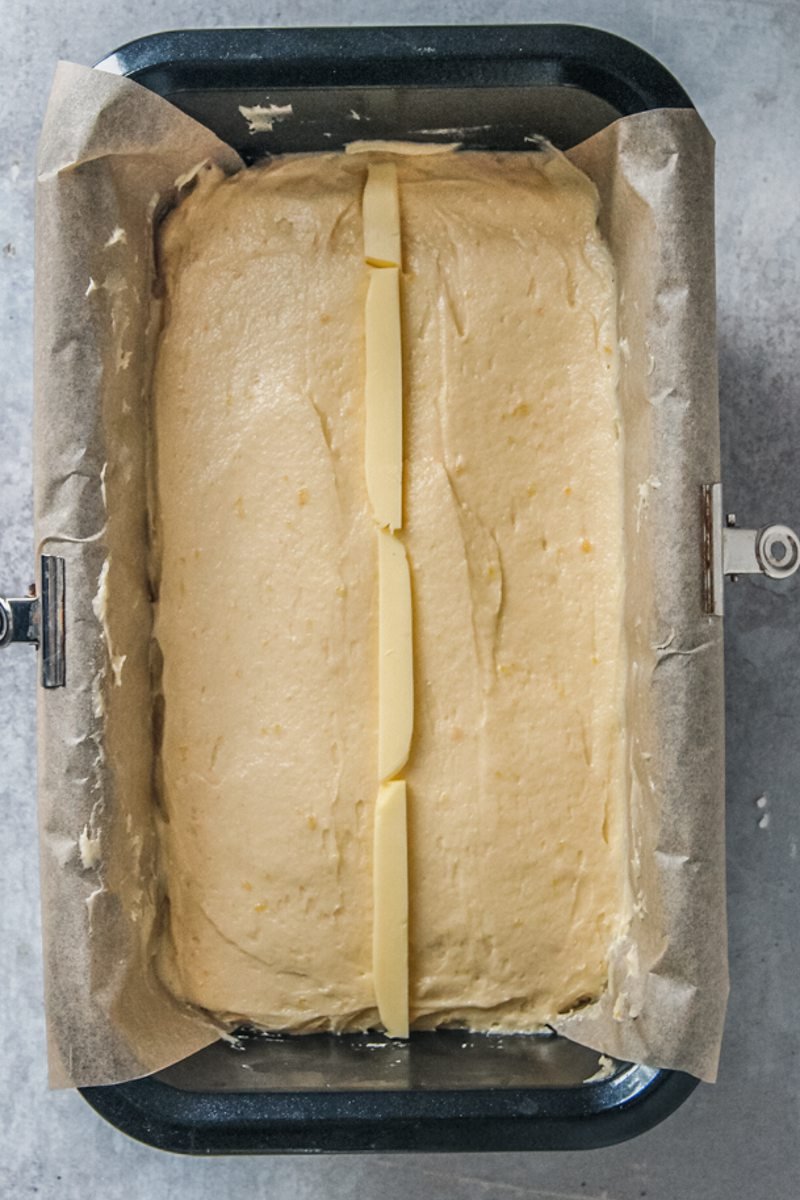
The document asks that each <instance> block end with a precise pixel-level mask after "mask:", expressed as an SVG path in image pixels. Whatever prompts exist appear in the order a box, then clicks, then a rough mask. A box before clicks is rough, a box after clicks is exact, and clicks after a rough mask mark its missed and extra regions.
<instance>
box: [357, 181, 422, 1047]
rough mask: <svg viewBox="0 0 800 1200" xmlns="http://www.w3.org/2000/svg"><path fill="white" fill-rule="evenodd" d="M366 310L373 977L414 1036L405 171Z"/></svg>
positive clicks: (386, 194) (378, 250) (388, 192)
mask: <svg viewBox="0 0 800 1200" xmlns="http://www.w3.org/2000/svg"><path fill="white" fill-rule="evenodd" d="M362 213H363V222H364V262H365V263H366V266H367V270H368V272H369V284H368V288H367V300H366V311H365V341H366V354H365V357H366V377H365V409H366V430H365V462H364V469H365V478H366V485H367V494H368V496H369V500H370V504H371V506H372V513H373V516H374V518H375V522H376V525H377V529H376V541H377V550H378V554H377V559H378V664H379V665H378V776H379V779H378V792H377V798H376V802H375V827H374V841H373V927H372V928H373V932H372V973H373V979H374V987H375V1002H376V1004H377V1007H378V1013H379V1016H380V1019H381V1022H382V1024H383V1026H384V1028H385V1029H386V1032H387V1033H388V1034H389V1036H390V1037H408V1026H409V1016H408V833H407V796H406V785H405V781H404V780H402V779H397V778H395V777H396V776H397V775H398V774H399V773H400V772H401V771H402V770H403V768H404V767H405V765H406V762H407V760H408V753H409V748H410V745H411V735H412V730H413V721H414V667H413V646H412V615H411V580H410V576H409V570H408V559H407V558H406V552H405V547H404V546H403V543H402V542H401V541H400V539H399V538H398V537H397V536H396V531H397V530H399V529H400V528H401V526H402V523H403V356H402V333H401V325H400V267H401V254H400V202H399V193H398V187H397V167H396V166H395V165H394V163H371V164H370V165H369V167H368V171H367V182H366V184H365V187H364V196H363V203H362Z"/></svg>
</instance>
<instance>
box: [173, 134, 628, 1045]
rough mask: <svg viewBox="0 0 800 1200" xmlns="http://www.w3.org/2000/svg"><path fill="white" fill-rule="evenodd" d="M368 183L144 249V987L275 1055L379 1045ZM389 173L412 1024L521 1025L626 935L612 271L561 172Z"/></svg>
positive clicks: (328, 188)
mask: <svg viewBox="0 0 800 1200" xmlns="http://www.w3.org/2000/svg"><path fill="white" fill-rule="evenodd" d="M367 157H368V156H366V155H364V154H359V155H353V156H345V155H314V156H307V157H292V158H285V159H283V160H278V161H277V162H275V163H273V164H270V165H269V166H267V167H262V168H257V169H255V168H253V169H250V170H247V171H242V172H241V173H240V174H238V175H236V176H234V177H232V178H230V179H225V180H223V179H222V177H221V176H220V175H219V174H218V173H217V172H216V171H214V170H209V171H208V172H206V174H205V177H204V178H201V179H200V181H199V184H198V186H197V188H196V189H195V191H194V193H193V194H192V195H191V196H190V197H188V199H186V200H184V201H183V202H182V203H181V205H180V206H179V207H178V208H177V209H176V210H175V212H174V213H173V214H172V215H171V216H170V217H169V218H168V220H167V222H166V224H165V227H164V229H163V235H162V239H161V262H162V278H163V282H164V288H165V293H166V301H165V323H164V330H163V334H162V339H161V344H160V349H159V354H158V359H157V364H156V370H155V382H154V429H155V439H154V440H155V461H156V469H155V483H156V495H157V501H156V503H155V506H154V518H155V528H156V548H157V555H156V557H157V560H158V563H160V567H159V566H157V570H156V573H157V575H159V576H160V579H159V585H158V596H157V602H156V627H155V636H156V639H157V642H158V645H159V647H160V654H161V656H163V673H162V677H161V692H162V695H163V712H164V718H163V740H162V748H161V755H160V773H161V783H160V794H161V805H162V809H163V818H164V819H163V821H162V845H163V856H162V857H163V867H164V871H163V875H164V883H165V890H166V895H167V897H168V900H169V904H168V909H167V917H166V920H165V932H164V935H163V936H162V938H161V940H160V942H159V946H158V960H159V966H160V969H161V972H162V974H163V975H164V977H165V978H166V980H167V982H168V984H169V986H170V987H171V988H172V989H173V991H174V992H175V993H176V994H177V995H179V996H180V997H182V998H184V999H186V1000H189V1001H191V1002H192V1003H194V1004H197V1005H200V1006H202V1007H204V1008H207V1009H210V1010H212V1011H214V1012H216V1013H219V1014H222V1015H224V1016H231V1017H237V1018H238V1017H243V1018H248V1019H250V1020H252V1021H255V1022H257V1023H259V1024H263V1025H264V1026H266V1027H268V1028H271V1029H296V1030H308V1029H313V1028H333V1029H340V1030H341V1029H350V1028H365V1027H367V1026H369V1025H371V1024H375V1023H376V1020H377V1014H376V1010H375V1007H374V1004H375V1001H374V992H373V986H372V976H371V961H372V960H371V936H372V886H371V869H372V862H371V855H372V821H373V810H374V803H375V795H376V787H377V762H376V746H377V728H376V723H377V701H376V692H377V562H376V550H375V533H374V523H373V520H372V516H371V513H370V510H369V506H368V502H367V496H366V489H365V483H364V301H365V289H366V278H365V275H366V272H365V271H364V266H363V246H362V222H361V196H362V192H363V187H364V182H365V178H366V170H367ZM377 157H381V155H378V156H377ZM395 160H396V161H397V163H398V170H399V180H400V211H401V223H402V233H403V271H404V273H403V280H402V300H403V343H404V393H405V395H404V403H405V412H404V439H405V481H406V482H405V495H404V506H405V513H404V525H403V532H402V537H403V540H404V542H405V546H406V550H407V553H408V558H409V562H410V566H411V574H412V592H413V596H412V601H413V623H414V649H415V697H416V700H415V716H414V734H413V741H412V747H411V756H410V759H409V762H408V766H407V768H406V771H405V778H406V779H407V783H408V821H409V830H408V833H409V872H410V905H411V925H410V976H411V983H410V987H411V1008H412V1017H414V1018H416V1021H417V1024H424V1025H432V1024H441V1023H446V1022H448V1021H451V1022H455V1023H461V1024H468V1025H470V1026H471V1027H472V1028H476V1029H484V1028H502V1029H532V1028H535V1027H536V1026H537V1025H539V1024H541V1023H543V1022H546V1021H547V1020H549V1019H552V1018H553V1017H554V1015H555V1014H556V1013H558V1012H561V1011H565V1010H567V1009H569V1008H571V1007H573V1006H574V1005H576V1004H577V1003H581V1002H584V1001H585V1000H587V999H591V998H593V997H595V996H597V995H598V993H599V992H600V991H601V990H602V988H603V987H604V985H605V982H606V972H607V966H606V963H607V956H608V950H609V946H610V944H611V942H612V940H613V939H614V937H615V936H616V935H617V934H618V933H619V932H620V930H621V928H622V926H623V922H624V920H625V904H624V901H623V879H624V856H625V846H624V825H625V820H624V795H625V777H624V767H623V762H624V755H623V748H624V729H623V727H622V711H623V707H622V705H623V686H624V684H623V680H624V657H623V656H624V646H623V641H622V599H623V584H624V564H623V550H622V536H623V530H622V453H621V443H620V428H619V414H618V407H617V401H616V386H615V385H616V334H615V324H614V315H615V306H616V297H615V290H614V281H613V271H612V265H611V262H610V259H609V256H608V253H607V251H606V249H605V247H604V246H603V244H602V242H601V239H600V237H599V234H598V233H597V229H596V207H597V199H596V194H595V191H594V188H593V186H592V184H591V183H590V182H589V180H588V179H587V178H586V177H585V176H583V175H582V174H581V173H580V172H579V171H577V170H576V169H575V168H573V167H572V166H571V165H570V164H569V163H568V162H567V161H566V160H565V159H564V158H563V157H561V156H560V155H557V154H555V152H553V153H549V152H548V153H544V152H532V153H530V154H488V153H463V154H444V155H435V156H426V157H414V156H408V155H397V156H395Z"/></svg>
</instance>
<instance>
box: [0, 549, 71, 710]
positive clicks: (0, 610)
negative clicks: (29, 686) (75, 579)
mask: <svg viewBox="0 0 800 1200" xmlns="http://www.w3.org/2000/svg"><path fill="white" fill-rule="evenodd" d="M64 596H65V570H64V559H63V558H56V557H55V556H54V555H52V554H43V555H42V558H41V587H40V591H39V595H38V596H37V595H36V585H35V584H32V585H31V588H30V593H29V594H28V595H27V596H24V597H21V598H19V599H12V598H11V597H8V598H6V597H4V596H0V650H2V649H4V647H6V646H10V645H11V643H12V642H26V643H27V644H28V645H29V646H38V647H40V649H41V652H42V686H43V687H46V688H57V687H63V686H64V684H65V682H66V654H65V645H64Z"/></svg>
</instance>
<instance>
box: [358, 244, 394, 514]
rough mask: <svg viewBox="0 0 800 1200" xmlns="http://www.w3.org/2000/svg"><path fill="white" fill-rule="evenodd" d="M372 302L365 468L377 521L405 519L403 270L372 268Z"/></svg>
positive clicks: (368, 326) (368, 312) (368, 317)
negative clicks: (401, 304) (402, 342)
mask: <svg viewBox="0 0 800 1200" xmlns="http://www.w3.org/2000/svg"><path fill="white" fill-rule="evenodd" d="M368 271H369V287H368V290H367V306H366V331H365V336H366V382H365V391H366V431H365V472H366V480H367V494H368V495H369V499H370V503H371V505H372V511H373V514H374V516H375V520H376V521H377V522H378V524H379V525H380V526H382V527H384V528H385V527H387V526H388V528H389V529H399V528H400V526H401V525H402V523H403V361H402V349H401V342H400V272H399V271H398V269H397V267H368Z"/></svg>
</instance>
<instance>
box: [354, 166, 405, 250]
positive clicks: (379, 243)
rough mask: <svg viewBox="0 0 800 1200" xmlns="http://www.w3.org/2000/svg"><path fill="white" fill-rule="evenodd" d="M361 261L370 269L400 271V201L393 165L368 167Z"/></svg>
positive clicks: (395, 169) (363, 207)
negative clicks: (380, 268)
mask: <svg viewBox="0 0 800 1200" xmlns="http://www.w3.org/2000/svg"><path fill="white" fill-rule="evenodd" d="M362 212H363V219H364V258H365V260H366V261H367V263H368V264H369V265H370V266H371V267H400V266H402V259H401V257H400V199H399V196H398V192H397V167H396V166H395V165H394V163H371V164H370V166H369V168H368V172H367V182H366V184H365V186H364V198H363V200H362Z"/></svg>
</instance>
